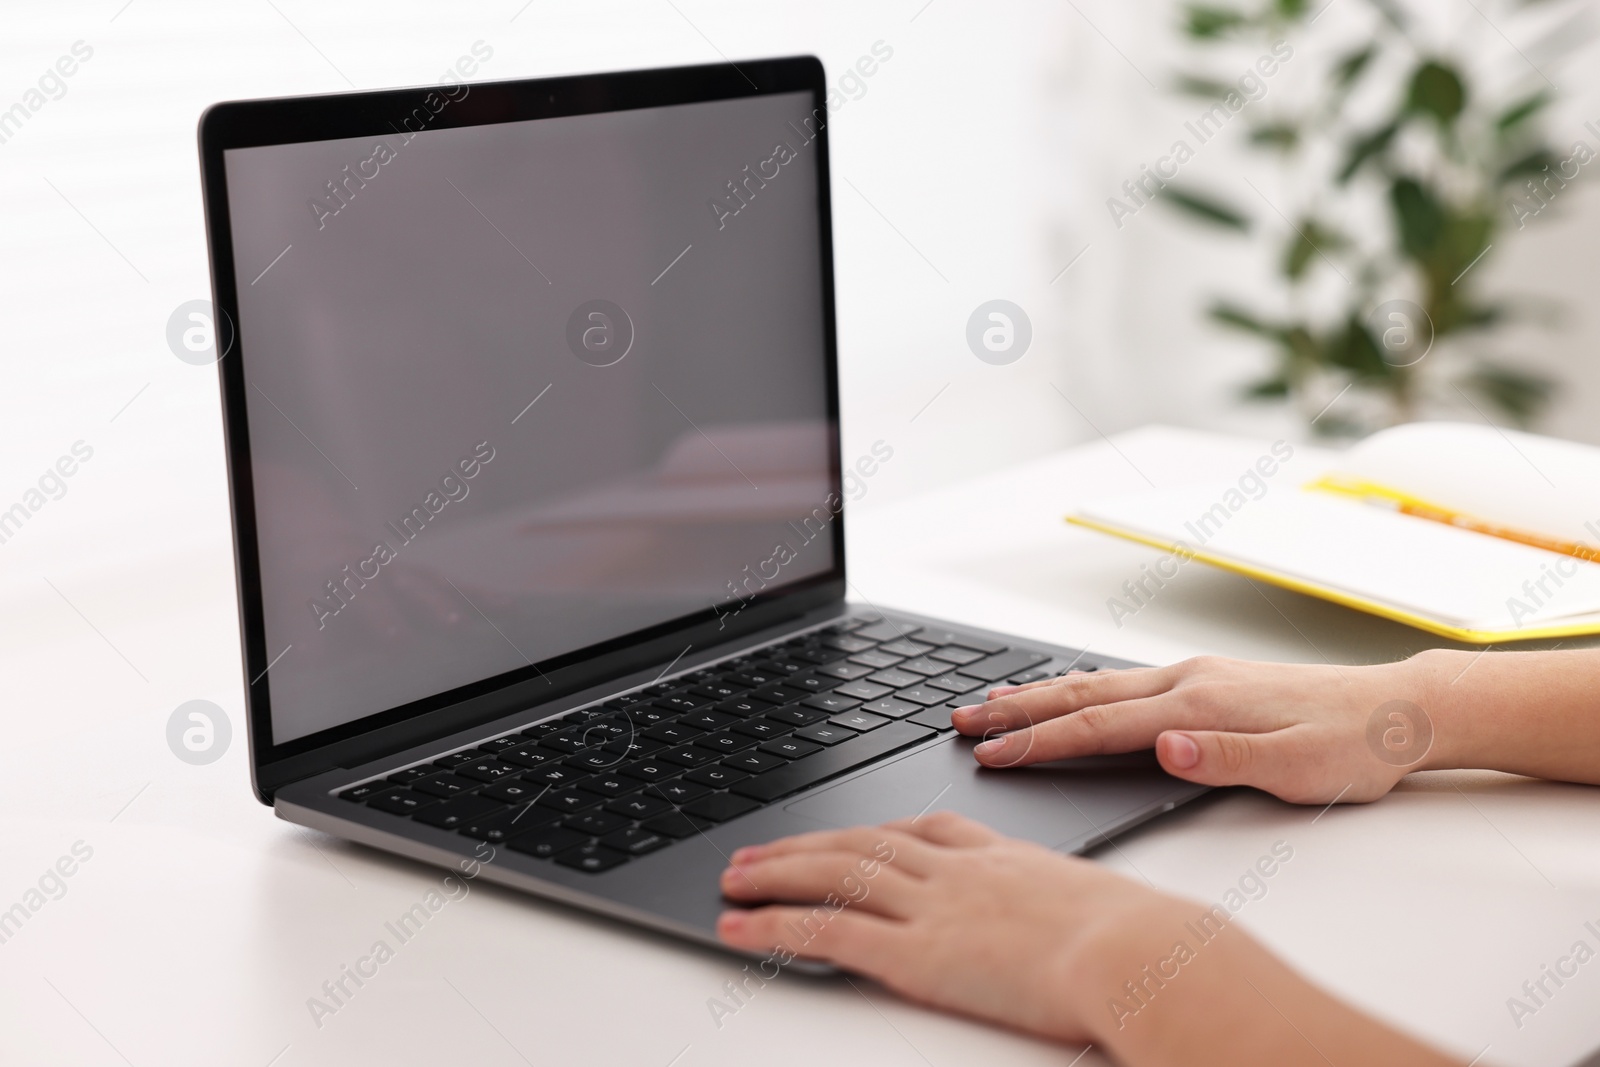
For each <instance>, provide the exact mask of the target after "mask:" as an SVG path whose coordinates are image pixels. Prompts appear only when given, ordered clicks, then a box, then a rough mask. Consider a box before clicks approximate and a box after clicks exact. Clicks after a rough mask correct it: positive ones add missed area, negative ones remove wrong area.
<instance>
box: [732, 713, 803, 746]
mask: <svg viewBox="0 0 1600 1067" xmlns="http://www.w3.org/2000/svg"><path fill="white" fill-rule="evenodd" d="M793 729H794V726H793V724H791V723H786V722H777V721H775V720H773V719H764V718H763V719H751V720H749V721H748V722H741V723H736V724H735V725H734V727H733V732H734V733H736V734H744V735H746V736H747V737H754V738H756V739H757V740H760V741H765V740H766V739H767V738H769V737H782V736H783V735H784V734H786V733H788V732H789V731H790V730H793Z"/></svg>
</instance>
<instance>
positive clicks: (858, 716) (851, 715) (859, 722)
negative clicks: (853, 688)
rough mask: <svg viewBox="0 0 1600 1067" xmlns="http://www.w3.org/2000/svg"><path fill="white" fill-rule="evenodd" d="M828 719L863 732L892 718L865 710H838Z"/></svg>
mask: <svg viewBox="0 0 1600 1067" xmlns="http://www.w3.org/2000/svg"><path fill="white" fill-rule="evenodd" d="M828 721H829V722H831V723H833V724H834V725H835V726H848V727H850V729H852V730H860V731H861V732H862V733H865V732H866V731H868V730H876V729H877V728H878V727H880V726H882V725H883V724H884V723H887V722H891V721H893V720H890V719H885V718H884V717H883V716H881V715H871V714H868V713H867V712H865V711H845V712H840V713H839V714H838V715H835V716H834V717H833V718H831V719H829V720H828Z"/></svg>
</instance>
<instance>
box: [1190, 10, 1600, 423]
mask: <svg viewBox="0 0 1600 1067" xmlns="http://www.w3.org/2000/svg"><path fill="white" fill-rule="evenodd" d="M1326 2H1327V0H1318V2H1317V7H1316V8H1315V9H1314V8H1313V7H1312V5H1311V4H1308V3H1306V2H1305V0H1264V3H1262V4H1260V5H1258V6H1256V7H1253V8H1246V7H1233V6H1217V5H1214V4H1209V3H1191V4H1187V5H1185V6H1184V8H1183V31H1184V34H1185V36H1186V37H1187V39H1188V40H1189V41H1190V42H1191V43H1192V45H1193V46H1194V52H1195V54H1196V56H1197V58H1210V57H1212V56H1220V55H1222V54H1224V53H1226V52H1227V51H1228V49H1229V47H1230V46H1233V47H1234V48H1235V49H1236V48H1237V46H1238V45H1241V44H1250V43H1257V44H1260V45H1261V46H1263V47H1267V46H1269V45H1271V44H1272V43H1274V42H1279V41H1282V40H1285V39H1298V40H1301V41H1306V40H1312V39H1314V34H1317V33H1321V32H1322V30H1323V29H1326V27H1323V28H1322V29H1318V28H1317V27H1315V26H1312V25H1310V24H1311V23H1314V22H1315V21H1316V20H1317V19H1319V18H1320V17H1321V11H1322V10H1323V5H1324V4H1325V3H1326ZM1479 2H1480V3H1487V2H1488V0H1479ZM1368 4H1369V7H1368V12H1369V14H1370V26H1369V30H1368V31H1367V32H1366V33H1364V34H1363V35H1362V36H1361V38H1359V39H1354V40H1352V41H1350V42H1349V43H1348V45H1347V47H1346V48H1345V49H1344V50H1341V51H1339V52H1337V53H1336V54H1334V55H1331V56H1330V57H1329V58H1328V59H1327V60H1326V61H1325V63H1324V69H1322V70H1321V71H1319V72H1317V74H1316V76H1315V77H1312V78H1306V79H1304V83H1305V84H1311V83H1313V82H1314V83H1315V85H1316V89H1315V91H1314V93H1313V94H1312V95H1310V96H1309V97H1305V98H1301V99H1298V100H1286V99H1284V98H1283V96H1284V94H1282V93H1280V94H1279V95H1278V96H1276V97H1273V98H1271V99H1270V100H1266V101H1263V104H1264V105H1265V106H1261V105H1257V106H1256V107H1253V108H1252V110H1251V113H1250V115H1249V118H1248V121H1247V123H1246V124H1245V128H1246V130H1247V133H1246V135H1245V136H1246V138H1247V143H1248V145H1249V147H1250V148H1251V149H1252V150H1255V151H1258V152H1261V153H1266V154H1269V155H1270V156H1271V157H1273V158H1274V159H1275V161H1276V162H1277V163H1278V164H1279V166H1280V167H1281V168H1282V169H1283V171H1284V177H1285V181H1284V182H1283V186H1282V187H1283V188H1284V189H1288V190H1291V191H1292V192H1291V193H1290V194H1287V195H1286V196H1285V197H1284V198H1283V199H1280V200H1278V201H1277V202H1274V201H1272V200H1268V199H1267V196H1266V194H1264V193H1261V191H1260V189H1259V188H1257V189H1256V193H1258V194H1260V195H1258V196H1256V197H1255V199H1253V200H1243V199H1242V198H1240V197H1237V196H1234V197H1224V196H1219V195H1217V194H1216V193H1214V192H1211V191H1202V190H1199V189H1195V188H1189V187H1184V186H1179V185H1175V186H1173V187H1172V188H1169V189H1166V190H1165V191H1164V193H1163V195H1162V196H1161V197H1160V199H1162V200H1165V201H1166V202H1167V203H1169V204H1171V205H1172V206H1174V207H1176V208H1179V209H1181V210H1183V211H1184V212H1185V213H1186V214H1188V215H1189V216H1190V217H1192V218H1197V219H1200V220H1203V221H1205V222H1207V223H1209V224H1212V225H1217V226H1222V227H1226V228H1229V229H1233V230H1237V231H1240V232H1248V231H1254V230H1258V229H1264V230H1265V231H1266V232H1265V233H1264V234H1263V236H1262V240H1263V242H1264V243H1265V247H1266V250H1267V251H1268V252H1269V253H1270V254H1271V255H1273V256H1274V258H1275V260H1276V273H1277V275H1278V278H1279V280H1280V282H1281V292H1282V294H1283V295H1282V301H1281V304H1280V305H1279V307H1278V308H1277V309H1275V310H1273V309H1266V308H1263V307H1262V306H1261V302H1260V300H1259V299H1257V300H1253V301H1249V302H1247V301H1244V300H1240V299H1238V298H1236V297H1232V296H1223V297H1219V298H1217V299H1216V300H1215V301H1214V302H1213V303H1212V305H1211V307H1210V310H1209V314H1210V317H1211V318H1212V319H1213V320H1214V321H1216V322H1218V323H1220V324H1222V325H1224V326H1226V327H1229V328H1232V329H1236V330H1240V331H1243V332H1245V333H1247V334H1249V335H1251V336H1254V337H1256V338H1258V339H1260V340H1262V341H1264V342H1266V343H1267V344H1268V345H1269V346H1270V348H1271V350H1272V352H1273V354H1274V361H1273V365H1272V369H1271V370H1270V372H1269V373H1268V374H1266V375H1265V376H1263V377H1262V378H1260V379H1259V380H1256V381H1254V382H1251V383H1250V384H1249V385H1248V386H1247V387H1246V395H1247V396H1249V397H1252V398H1256V399H1264V400H1266V399H1284V398H1288V399H1291V400H1293V401H1295V402H1297V404H1298V405H1299V407H1300V409H1301V411H1302V412H1303V413H1304V414H1305V417H1307V418H1308V419H1310V420H1311V422H1312V424H1313V428H1314V429H1315V430H1316V431H1318V432H1322V433H1340V432H1346V433H1348V432H1358V431H1361V430H1365V429H1370V428H1373V427H1374V424H1380V425H1381V424H1383V423H1393V422H1403V421H1408V420H1410V419H1412V418H1415V417H1416V416H1417V415H1418V414H1419V413H1421V412H1422V411H1423V410H1424V409H1425V408H1426V407H1429V406H1434V405H1437V404H1438V403H1440V402H1443V403H1445V404H1447V405H1448V404H1450V403H1451V402H1452V401H1454V402H1455V403H1459V401H1460V400H1465V401H1466V402H1467V403H1468V404H1470V405H1472V406H1473V407H1475V408H1478V410H1479V411H1480V413H1482V412H1484V411H1485V410H1486V409H1487V410H1490V411H1498V412H1499V413H1500V414H1501V415H1502V416H1505V417H1508V418H1509V419H1510V420H1512V421H1514V422H1516V423H1518V424H1519V425H1526V424H1527V423H1528V422H1530V421H1531V420H1532V419H1533V418H1534V417H1535V416H1536V415H1537V414H1538V413H1539V411H1540V409H1541V408H1542V406H1543V405H1544V403H1545V402H1546V400H1547V399H1548V398H1549V396H1550V394H1551V391H1552V389H1553V383H1551V382H1550V381H1549V380H1547V379H1546V378H1544V377H1543V376H1541V375H1539V374H1537V373H1534V372H1531V371H1529V370H1527V369H1526V368H1523V367H1520V366H1518V365H1517V363H1516V361H1515V360H1514V359H1512V358H1511V357H1509V356H1507V355H1505V354H1503V353H1498V352H1495V351H1493V347H1494V343H1495V337H1496V334H1497V332H1498V330H1499V328H1500V327H1502V326H1503V325H1505V324H1506V323H1507V322H1509V321H1511V320H1512V319H1513V318H1514V317H1515V316H1516V315H1518V314H1520V313H1526V312H1528V311H1529V309H1530V308H1529V305H1528V304H1526V303H1519V302H1518V301H1517V300H1515V299H1513V298H1512V297H1510V296H1507V295H1504V294H1501V295H1495V296H1491V295H1487V294H1485V293H1484V291H1483V285H1482V278H1483V274H1482V265H1483V261H1484V260H1486V259H1487V258H1489V257H1491V256H1492V254H1493V252H1494V249H1495V248H1496V246H1497V243H1499V242H1500V241H1501V240H1503V237H1504V235H1505V233H1506V231H1508V230H1515V229H1518V228H1521V227H1522V226H1525V225H1526V224H1527V220H1528V218H1530V217H1531V215H1533V214H1537V213H1538V211H1539V210H1541V209H1542V206H1543V205H1544V204H1546V203H1548V202H1549V201H1550V200H1551V199H1552V198H1553V197H1554V196H1555V195H1556V194H1557V193H1558V192H1559V190H1560V189H1561V188H1564V187H1565V186H1566V184H1567V183H1569V182H1570V181H1571V180H1572V178H1574V177H1576V174H1577V168H1581V167H1582V166H1583V165H1584V164H1585V163H1587V162H1588V158H1593V153H1592V152H1590V151H1589V150H1588V148H1587V145H1585V144H1582V143H1580V144H1579V145H1575V146H1574V151H1573V152H1571V153H1558V152H1557V151H1556V150H1554V149H1553V148H1552V147H1551V146H1550V145H1549V144H1548V143H1547V141H1546V139H1545V137H1544V134H1543V132H1542V130H1541V128H1540V127H1541V119H1542V116H1543V113H1544V111H1545V109H1546V107H1547V106H1548V105H1549V104H1550V102H1551V100H1552V99H1553V98H1554V87H1553V85H1551V84H1549V83H1548V82H1547V80H1546V79H1545V77H1544V75H1543V74H1542V73H1540V72H1539V71H1538V70H1537V68H1535V67H1534V66H1533V64H1532V62H1531V61H1528V69H1527V72H1526V75H1527V76H1526V78H1525V79H1523V83H1522V84H1519V85H1515V86H1513V87H1512V88H1510V89H1497V90H1496V91H1494V92H1488V91H1485V90H1483V89H1481V88H1479V87H1477V86H1475V85H1474V84H1473V82H1472V79H1471V78H1470V77H1469V75H1468V73H1467V70H1468V68H1469V62H1468V58H1469V57H1462V56H1459V55H1458V56H1455V57H1452V56H1449V55H1446V54H1444V53H1442V52H1436V51H1434V50H1433V49H1431V48H1430V47H1429V46H1427V45H1426V44H1425V43H1423V41H1422V40H1421V39H1420V38H1421V37H1422V36H1423V35H1421V34H1419V33H1417V32H1415V31H1414V30H1413V28H1412V25H1411V22H1410V20H1409V19H1408V17H1407V15H1406V13H1405V12H1404V11H1403V10H1402V9H1401V8H1400V7H1398V6H1396V5H1395V4H1394V3H1392V2H1389V0H1368ZM1498 6H1499V7H1501V8H1506V7H1507V6H1509V7H1510V8H1511V10H1510V12H1509V13H1506V12H1503V11H1502V12H1497V14H1502V15H1503V16H1504V17H1506V18H1515V17H1517V15H1518V14H1519V13H1520V10H1521V9H1522V8H1524V7H1526V6H1528V5H1526V4H1511V5H1506V4H1501V5H1498ZM1543 6H1546V7H1548V6H1549V5H1543ZM1480 14H1482V12H1481V11H1480ZM1478 17H1479V16H1478V15H1474V14H1473V13H1472V11H1471V10H1470V9H1464V10H1463V13H1462V14H1461V15H1460V18H1462V19H1476V18H1478ZM1488 20H1489V16H1488V15H1483V18H1482V21H1483V22H1484V23H1485V25H1484V26H1483V27H1482V29H1484V30H1486V31H1488V33H1489V35H1490V36H1491V37H1493V39H1494V40H1496V41H1499V40H1501V38H1500V37H1499V36H1498V28H1497V26H1496V25H1495V24H1492V23H1489V21H1488ZM1347 21H1348V20H1347ZM1318 43H1320V42H1318ZM1313 51H1315V50H1314V49H1311V48H1304V47H1303V48H1301V50H1300V54H1302V55H1306V54H1307V53H1310V52H1313ZM1301 62H1302V65H1303V67H1304V66H1307V65H1313V64H1316V63H1317V62H1318V60H1316V59H1314V58H1306V59H1302V60H1301ZM1299 73H1300V74H1301V75H1302V76H1304V75H1305V74H1306V73H1307V71H1306V70H1305V69H1302V70H1301V71H1300V72H1299ZM1178 86H1179V88H1180V90H1181V91H1183V92H1184V93H1186V94H1189V95H1192V96H1199V97H1201V98H1206V99H1209V100H1220V99H1222V98H1223V97H1224V96H1225V94H1227V93H1228V92H1230V91H1231V90H1232V89H1233V86H1231V85H1229V84H1227V83H1226V82H1224V81H1222V80H1219V79H1216V78H1213V77H1210V76H1208V75H1205V74H1201V73H1192V72H1191V73H1185V74H1183V75H1181V76H1180V78H1179V81H1178ZM1585 154H1587V156H1588V158H1580V157H1582V156H1584V155H1585ZM1246 195H1249V194H1248V193H1247V194H1246ZM1288 197H1292V200H1291V199H1288ZM1262 222H1265V223H1267V226H1266V227H1261V225H1260V224H1261V223H1262ZM1283 223H1287V224H1288V225H1287V226H1285V227H1282V231H1281V233H1274V232H1273V231H1278V230H1279V227H1280V226H1281V225H1282V224H1283ZM1430 353H1432V358H1429V359H1424V358H1423V357H1425V356H1428V355H1429V354H1430ZM1351 390H1354V391H1355V393H1356V394H1357V396H1360V397H1363V398H1364V399H1365V400H1366V401H1367V403H1366V404H1365V410H1366V411H1367V414H1366V415H1365V416H1364V417H1362V416H1352V415H1350V414H1347V413H1345V412H1347V411H1349V410H1360V409H1361V408H1362V405H1359V404H1357V405H1351V404H1345V405H1341V408H1342V409H1343V410H1342V411H1339V412H1329V411H1328V409H1327V408H1326V407H1323V405H1324V404H1325V403H1329V401H1328V399H1327V398H1328V397H1330V396H1342V395H1343V394H1344V393H1345V392H1346V391H1351ZM1330 406H1331V404H1330ZM1318 408H1322V411H1318ZM1324 413H1326V414H1327V415H1328V416H1329V417H1323V415H1324Z"/></svg>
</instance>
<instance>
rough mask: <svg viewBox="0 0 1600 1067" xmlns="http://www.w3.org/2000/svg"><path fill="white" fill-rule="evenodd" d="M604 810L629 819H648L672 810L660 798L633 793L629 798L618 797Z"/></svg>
mask: <svg viewBox="0 0 1600 1067" xmlns="http://www.w3.org/2000/svg"><path fill="white" fill-rule="evenodd" d="M606 810H607V811H612V812H616V813H617V814H618V815H623V816H626V817H627V818H630V819H648V818H650V817H651V816H653V815H660V814H661V813H662V812H667V811H671V810H672V805H671V804H670V803H668V802H667V801H665V800H662V799H661V798H660V797H652V796H646V795H645V794H644V793H635V794H633V795H632V796H629V797H618V798H617V799H616V800H613V801H610V802H609V803H607V804H606Z"/></svg>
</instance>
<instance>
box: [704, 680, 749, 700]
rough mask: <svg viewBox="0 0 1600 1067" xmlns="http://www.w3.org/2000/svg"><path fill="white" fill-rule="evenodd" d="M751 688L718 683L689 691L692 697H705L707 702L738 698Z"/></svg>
mask: <svg viewBox="0 0 1600 1067" xmlns="http://www.w3.org/2000/svg"><path fill="white" fill-rule="evenodd" d="M749 688H751V687H750V686H748V685H744V686H740V685H727V684H725V683H722V682H718V683H716V684H714V685H697V686H695V687H694V688H693V689H691V690H689V693H690V695H692V696H697V697H705V698H706V699H707V700H727V699H728V698H729V697H733V696H737V695H739V693H740V692H742V691H743V690H745V689H749Z"/></svg>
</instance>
